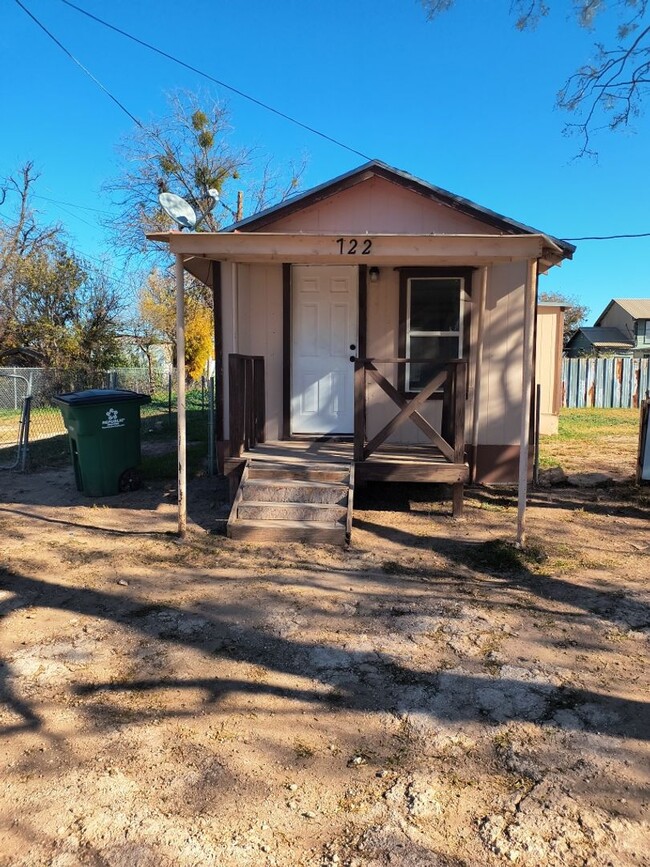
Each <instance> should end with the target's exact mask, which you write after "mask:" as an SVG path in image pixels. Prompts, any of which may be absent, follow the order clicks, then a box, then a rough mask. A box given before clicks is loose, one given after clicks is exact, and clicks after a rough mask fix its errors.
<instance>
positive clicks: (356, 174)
mask: <svg viewBox="0 0 650 867" xmlns="http://www.w3.org/2000/svg"><path fill="white" fill-rule="evenodd" d="M372 176H376V177H381V178H384V179H386V180H388V181H391V182H392V183H397V184H399V185H400V186H402V187H405V188H407V189H410V190H413V191H414V192H416V193H419V194H420V195H422V196H425V197H426V198H428V199H431V200H433V201H435V202H438V203H439V204H442V205H446V206H447V207H449V208H453V209H454V210H455V211H459V212H460V213H462V214H466V215H467V216H469V217H473V218H474V219H476V220H480V221H481V222H483V223H486V224H487V225H489V226H493V227H494V228H496V229H498V230H499V231H500V232H502V233H503V234H506V235H520V234H532V235H547V236H548V237H549V238H550V239H551V240H552V241H554V242H555V243H556V244H557V245H558V246H559V247H560V249H561V250H562V257H561V258H566V259H571V258H572V256H573V253H574V252H575V249H576V248H575V246H574V245H573V244H569V242H568V241H561V240H559V239H558V238H554V237H553V236H552V235H548V233H547V232H540V231H539V230H538V229H533V228H532V227H531V226H526V225H524V224H523V223H519V222H517V221H516V220H511V219H510V218H509V217H504V216H503V215H502V214H498V213H497V212H496V211H492V210H490V209H489V208H484V207H483V206H482V205H477V204H476V203H475V202H471V201H470V200H469V199H464V198H463V197H462V196H457V195H455V194H454V193H450V192H449V191H448V190H443V189H442V188H441V187H436V186H434V185H433V184H429V183H427V181H423V180H421V179H420V178H416V177H415V176H414V175H411V174H409V173H408V172H404V171H401V170H400V169H396V168H393V167H392V166H389V165H387V164H386V163H383V162H381V161H380V160H371V161H370V162H367V163H364V165H362V166H358V167H357V168H356V169H352V171H350V172H346V173H345V174H343V175H339V176H338V177H336V178H333V179H332V180H330V181H326V182H325V183H324V184H320V185H319V186H316V187H312V188H311V189H310V190H306V191H304V192H302V193H298V194H296V195H295V196H292V197H291V198H289V199H287V200H285V201H284V202H281V203H280V204H279V205H273V206H272V207H270V208H267V209H266V210H264V211H260V212H259V213H258V214H254V215H253V216H252V217H246V219H244V220H240V221H239V222H237V223H233V224H232V225H231V226H228V227H226V228H225V229H223V231H224V232H236V231H241V230H245V231H247V232H251V231H253V232H254V231H257V230H259V229H263V228H264V227H265V226H268V225H269V224H270V223H274V222H275V221H276V220H279V219H281V218H282V217H287V216H289V215H290V214H293V213H295V212H296V211H301V210H303V209H304V208H307V207H309V206H310V205H313V204H316V203H317V202H319V201H322V200H323V199H326V198H329V197H330V196H333V195H335V194H336V193H338V192H340V191H342V190H345V189H349V188H350V187H352V186H354V185H355V184H358V183H360V182H362V181H365V180H368V179H369V178H370V177H372Z"/></svg>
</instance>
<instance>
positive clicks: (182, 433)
mask: <svg viewBox="0 0 650 867" xmlns="http://www.w3.org/2000/svg"><path fill="white" fill-rule="evenodd" d="M175 271H176V380H177V382H176V404H177V416H176V419H177V420H176V426H177V437H178V535H179V536H180V537H181V539H182V538H183V537H184V536H185V533H186V532H187V500H186V494H187V466H186V461H187V454H186V439H187V438H186V427H185V276H184V272H183V256H182V255H181V254H180V253H177V254H176V265H175Z"/></svg>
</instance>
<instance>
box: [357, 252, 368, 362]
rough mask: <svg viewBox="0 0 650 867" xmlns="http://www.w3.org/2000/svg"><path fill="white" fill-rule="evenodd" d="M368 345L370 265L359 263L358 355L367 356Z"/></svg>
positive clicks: (360, 356)
mask: <svg viewBox="0 0 650 867" xmlns="http://www.w3.org/2000/svg"><path fill="white" fill-rule="evenodd" d="M367 346H368V266H367V265H359V340H358V344H357V355H358V357H359V358H365V357H366V355H367Z"/></svg>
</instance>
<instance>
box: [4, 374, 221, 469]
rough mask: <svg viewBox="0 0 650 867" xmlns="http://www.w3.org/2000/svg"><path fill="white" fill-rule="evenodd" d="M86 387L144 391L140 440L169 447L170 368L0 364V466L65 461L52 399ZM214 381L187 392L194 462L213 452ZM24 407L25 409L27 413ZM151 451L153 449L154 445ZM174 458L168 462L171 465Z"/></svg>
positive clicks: (172, 421)
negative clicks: (146, 396) (54, 366)
mask: <svg viewBox="0 0 650 867" xmlns="http://www.w3.org/2000/svg"><path fill="white" fill-rule="evenodd" d="M88 388H126V389H129V390H131V391H137V392H140V393H142V394H148V395H150V397H151V402H150V403H147V404H145V405H144V406H142V408H141V418H142V436H143V441H147V440H148V441H152V442H153V443H158V445H159V448H160V450H162V449H163V447H164V444H165V443H168V444H169V445H170V447H173V444H174V442H175V434H176V376H175V371H174V370H173V368H170V367H156V368H153V369H148V368H146V367H145V368H120V369H113V370H92V369H55V368H20V367H17V368H0V469H27V468H28V467H31V468H32V469H38V468H42V467H54V466H61V465H63V464H65V463H67V461H68V460H69V449H68V439H67V432H66V429H65V425H64V424H63V417H62V415H61V411H60V410H59V408H58V407H57V406H55V405H54V403H53V400H52V399H53V397H54V396H55V395H57V394H62V393H65V392H71V391H82V390H84V389H88ZM212 399H213V380H211V379H208V378H206V377H201V380H200V381H199V382H197V383H194V384H193V385H192V386H191V387H189V388H188V391H187V412H188V424H189V430H188V438H189V440H190V442H191V444H192V443H193V444H194V445H193V446H192V447H193V448H194V451H195V453H196V458H197V460H199V459H200V460H201V461H202V462H205V457H206V454H207V458H208V460H207V464H208V467H210V466H211V457H212V455H213V451H214V445H213V438H212V433H213V432H212V430H211V421H212V409H211V408H212V406H213V402H212ZM26 410H29V411H28V412H26ZM154 450H155V449H154ZM175 463H176V461H175V458H174V459H173V461H170V464H171V465H175Z"/></svg>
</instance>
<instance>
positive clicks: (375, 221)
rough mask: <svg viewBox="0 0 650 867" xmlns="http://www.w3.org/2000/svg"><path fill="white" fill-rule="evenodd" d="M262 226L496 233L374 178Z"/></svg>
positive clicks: (275, 229) (285, 229)
mask: <svg viewBox="0 0 650 867" xmlns="http://www.w3.org/2000/svg"><path fill="white" fill-rule="evenodd" d="M264 231H265V232H341V233H348V234H351V233H354V234H364V233H366V232H368V233H369V234H382V233H383V234H400V235H418V234H428V233H430V232H431V233H444V234H484V235H491V234H495V235H496V234H499V233H498V230H497V229H494V228H492V227H490V226H486V224H485V223H481V222H479V221H478V220H474V219H472V218H471V217H467V216H465V215H464V214H460V213H458V212H457V211H454V210H453V209H452V208H448V207H446V206H445V205H440V204H437V203H436V202H432V201H430V200H429V199H427V198H425V197H424V196H421V195H419V194H417V193H414V192H412V191H410V190H406V189H404V188H403V187H400V186H397V185H396V184H393V183H391V182H390V181H387V180H385V179H384V178H376V177H375V178H371V179H370V180H367V181H363V182H362V183H359V184H357V185H356V186H354V187H351V188H350V189H349V190H344V191H343V192H341V193H339V194H338V195H336V196H331V197H330V198H328V199H325V200H324V201H322V202H319V203H317V204H315V205H312V206H311V207H309V208H306V209H305V210H303V211H300V212H298V213H296V214H292V215H290V216H288V217H285V218H284V219H280V220H278V221H277V222H275V223H273V224H271V225H269V226H265V228H264Z"/></svg>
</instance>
